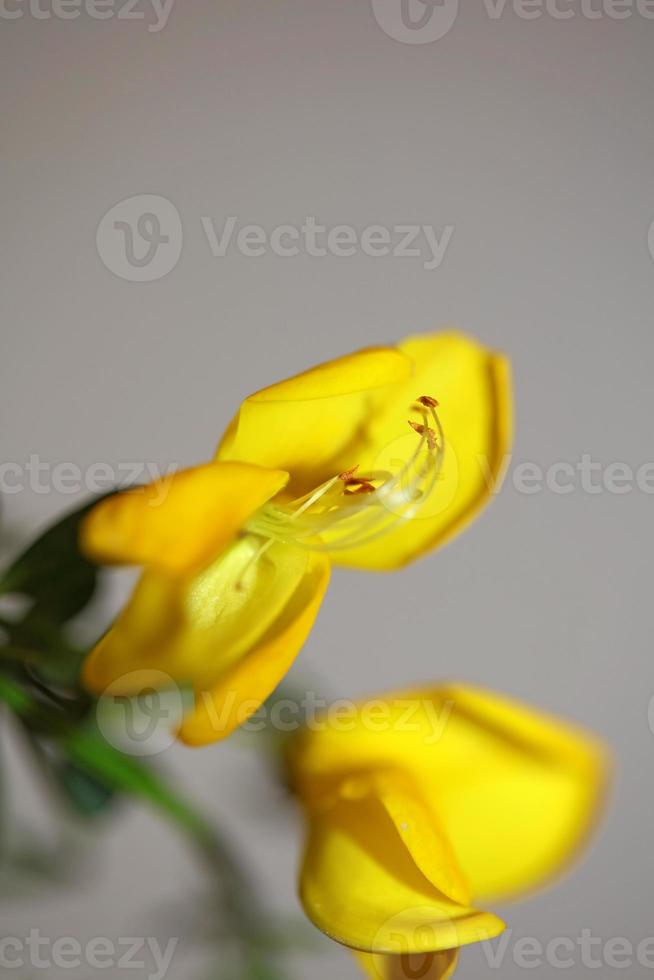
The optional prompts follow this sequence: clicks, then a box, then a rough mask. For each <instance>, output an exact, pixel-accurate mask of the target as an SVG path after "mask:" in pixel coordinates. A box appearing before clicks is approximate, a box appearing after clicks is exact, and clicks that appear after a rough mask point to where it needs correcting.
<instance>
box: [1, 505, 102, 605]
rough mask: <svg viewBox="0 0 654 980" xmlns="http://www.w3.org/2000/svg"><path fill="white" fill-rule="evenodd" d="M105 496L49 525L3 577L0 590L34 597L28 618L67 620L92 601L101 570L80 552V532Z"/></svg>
mask: <svg viewBox="0 0 654 980" xmlns="http://www.w3.org/2000/svg"><path fill="white" fill-rule="evenodd" d="M112 493H113V491H112ZM105 496H111V493H110V494H105ZM102 499H104V498H103V497H96V498H94V499H93V500H92V501H90V502H87V503H86V504H85V505H84V506H83V507H80V508H78V509H77V510H75V511H73V512H72V513H69V514H67V515H66V516H65V517H64V518H63V519H62V520H60V521H58V522H57V523H56V524H54V525H52V526H51V527H50V528H48V530H46V531H45V532H44V533H43V534H42V535H41V537H39V538H37V540H36V541H35V542H34V543H33V544H32V545H30V547H29V548H28V549H27V550H26V551H24V552H23V553H22V555H20V556H19V557H18V558H17V559H16V560H15V561H14V562H13V564H12V565H11V566H10V567H9V568H8V569H7V571H6V572H5V574H4V575H3V576H2V578H1V579H0V591H1V592H4V593H8V592H19V593H22V594H23V595H25V596H28V597H29V598H31V599H32V600H33V606H32V608H31V610H30V612H29V614H28V617H29V618H32V617H34V618H37V619H39V620H41V621H45V622H51V623H57V624H58V623H65V622H67V621H68V620H69V619H72V618H73V616H75V615H77V613H78V612H80V611H81V610H82V609H83V608H84V606H86V604H87V603H88V602H89V601H90V600H91V598H92V596H93V594H94V592H95V589H96V585H97V576H98V571H97V566H96V565H94V564H93V562H91V561H89V559H88V558H86V557H85V556H84V555H83V554H82V553H81V552H80V550H79V545H78V535H79V527H80V523H81V521H82V519H83V518H84V517H85V515H86V514H87V513H88V512H89V510H90V509H91V508H92V507H93V506H95V504H96V503H98V501H99V500H102Z"/></svg>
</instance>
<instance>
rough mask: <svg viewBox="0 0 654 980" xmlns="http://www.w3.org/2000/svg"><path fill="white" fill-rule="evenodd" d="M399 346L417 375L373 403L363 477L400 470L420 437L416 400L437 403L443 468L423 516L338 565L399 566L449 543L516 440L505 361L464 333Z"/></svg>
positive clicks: (484, 498) (342, 557)
mask: <svg viewBox="0 0 654 980" xmlns="http://www.w3.org/2000/svg"><path fill="white" fill-rule="evenodd" d="M399 349H400V350H401V351H402V352H403V353H404V354H406V355H407V357H409V358H411V360H412V361H413V363H414V365H415V372H414V374H413V375H412V376H411V377H410V378H409V379H408V380H406V381H404V382H402V383H398V384H396V385H395V386H394V387H393V388H392V390H391V391H390V392H388V393H386V392H385V393H383V394H380V395H378V396H377V397H375V399H374V402H373V403H372V404H371V405H370V408H369V413H368V417H367V420H366V428H365V433H364V446H365V448H364V449H363V450H362V451H361V452H360V454H359V456H358V457H357V459H355V460H354V462H356V463H360V466H361V472H362V473H363V472H365V471H366V470H375V469H390V470H391V471H393V470H397V468H398V462H399V461H401V460H406V459H408V458H409V457H410V456H411V454H412V453H413V451H414V449H415V445H416V436H415V433H413V432H412V431H411V430H410V428H409V426H408V425H407V419H412V418H413V419H415V418H416V416H415V414H412V413H411V411H410V409H411V406H412V404H414V403H415V400H416V399H417V398H418V397H420V396H422V395H428V396H432V397H434V398H436V399H437V400H438V402H439V408H438V415H439V419H440V421H441V423H442V426H443V430H444V434H445V452H444V457H443V468H442V470H441V474H440V476H439V479H438V482H437V484H436V486H435V488H434V490H433V491H432V493H431V494H430V496H429V497H428V499H427V500H426V501H425V504H424V506H423V507H421V508H420V509H419V510H418V511H417V513H416V514H415V515H414V516H413V517H412V518H411V519H410V520H407V521H405V522H404V523H400V524H399V526H398V527H397V528H396V529H394V530H392V531H390V532H388V533H386V534H384V535H383V536H381V537H380V538H378V539H376V540H374V541H372V542H370V543H368V544H362V545H360V546H359V547H357V548H354V549H351V550H349V551H343V552H334V554H333V555H332V558H333V560H334V562H335V563H337V564H341V565H347V566H352V567H356V568H366V569H373V570H388V569H394V568H398V567H400V566H402V565H405V564H406V563H407V562H410V561H413V560H414V559H415V558H418V557H420V556H421V555H423V554H424V553H425V552H428V551H431V550H433V549H434V548H437V547H439V546H440V545H442V544H445V543H446V542H447V541H448V540H449V539H450V538H452V537H453V536H454V535H456V534H458V533H459V531H461V530H463V528H465V527H466V525H467V524H469V523H470V521H471V520H472V519H473V518H474V517H475V516H476V515H477V514H478V513H479V511H480V510H481V509H482V508H483V507H484V506H485V504H486V503H488V501H489V500H490V498H491V495H492V494H493V493H494V492H497V489H498V487H499V483H500V481H501V476H502V474H503V471H504V468H505V466H506V461H507V454H508V453H509V451H510V444H511V438H512V403H511V380H510V370H509V365H508V362H507V360H506V359H505V358H504V357H503V356H502V355H498V354H495V353H493V352H491V351H489V350H487V349H486V348H485V347H482V346H481V345H480V344H478V343H476V342H475V341H473V340H471V339H470V338H468V337H466V336H465V335H464V334H460V333H441V334H432V335H430V336H421V337H409V338H408V339H407V340H404V341H402V343H401V344H399Z"/></svg>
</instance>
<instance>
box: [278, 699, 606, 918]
mask: <svg viewBox="0 0 654 980" xmlns="http://www.w3.org/2000/svg"><path fill="white" fill-rule="evenodd" d="M380 702H381V703H383V704H385V705H386V708H387V712H388V714H387V718H388V721H387V724H386V725H385V728H384V730H383V731H380V730H379V724H378V723H377V724H376V726H373V725H372V724H371V723H370V721H369V720H366V719H367V716H366V713H365V707H364V705H361V706H360V711H359V714H358V716H357V718H358V724H357V727H356V729H355V730H354V731H352V730H348V732H343V731H337V730H336V729H335V728H334V726H331V727H328V726H325V727H323V728H322V730H319V731H312V732H307V733H305V734H304V735H303V736H302V737H301V738H298V739H296V740H295V741H294V744H293V746H292V749H291V755H290V766H291V772H292V778H293V782H294V785H295V786H296V787H297V791H298V793H299V794H300V796H301V797H303V798H304V799H306V800H308V801H309V804H310V805H311V806H312V807H315V806H316V805H319V803H320V800H321V796H322V794H323V787H324V785H325V783H326V782H327V783H328V782H329V780H330V779H331V780H334V779H335V778H339V779H340V778H342V777H343V773H345V772H352V771H353V772H369V771H370V770H372V769H375V768H379V767H388V766H393V767H394V768H395V769H397V770H400V771H402V772H404V773H405V774H407V775H408V776H410V777H411V779H412V780H413V782H414V784H415V785H416V786H419V787H420V791H421V793H422V796H423V798H424V801H425V803H426V804H427V805H429V806H430V807H431V808H432V809H433V810H434V811H435V812H437V813H438V817H439V822H440V827H441V828H442V830H443V833H444V835H445V837H446V839H447V840H448V841H449V843H450V845H451V848H452V851H453V853H454V855H455V856H456V860H457V863H458V865H459V866H460V868H461V871H462V873H463V877H464V879H465V880H466V881H467V883H468V885H469V887H470V890H471V893H472V895H473V896H474V898H475V901H477V900H480V901H483V902H487V901H489V900H497V899H500V898H508V897H514V896H517V895H520V894H523V893H524V892H526V891H530V890H532V889H533V888H535V887H537V886H539V885H541V884H542V883H543V882H545V881H547V880H548V879H550V878H551V877H552V876H553V875H556V874H558V873H560V872H561V871H562V870H563V869H564V868H565V867H566V866H567V865H568V864H569V863H570V861H571V860H573V859H574V857H575V856H576V855H577V853H578V852H579V850H580V848H581V846H582V845H583V843H584V842H585V840H586V838H587V836H588V834H589V832H590V831H591V830H592V829H593V827H594V824H595V821H596V818H597V816H598V813H599V811H600V807H601V802H602V797H603V794H604V790H605V784H606V774H607V759H606V754H605V751H604V749H603V747H602V746H601V745H600V744H599V743H598V742H597V741H596V740H595V739H594V738H592V737H591V736H589V735H587V734H586V733H585V732H582V731H580V730H579V729H577V728H575V727H573V726H570V725H567V724H564V723H563V722H560V721H558V720H556V719H553V718H551V717H549V716H547V715H544V714H541V713H539V712H536V711H534V710H532V709H530V708H527V707H525V706H523V705H520V704H519V703H517V702H514V701H511V700H509V699H507V698H503V697H500V696H499V695H494V694H491V693H488V692H485V691H481V690H477V689H474V688H469V687H464V686H449V687H443V688H440V689H438V690H430V689H424V690H415V691H410V692H400V693H398V694H395V695H390V696H386V697H384V698H383V699H378V701H375V702H372V703H375V704H378V703H380ZM378 717H379V716H377V718H378Z"/></svg>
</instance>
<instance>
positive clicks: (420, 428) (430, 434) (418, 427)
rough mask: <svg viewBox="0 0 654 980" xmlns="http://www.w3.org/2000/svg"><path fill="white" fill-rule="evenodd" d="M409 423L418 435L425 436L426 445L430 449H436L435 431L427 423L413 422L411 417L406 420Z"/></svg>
mask: <svg viewBox="0 0 654 980" xmlns="http://www.w3.org/2000/svg"><path fill="white" fill-rule="evenodd" d="M408 422H409V425H410V426H411V428H412V429H414V430H415V431H416V432H417V433H418V435H419V436H424V435H426V436H427V445H428V446H429V448H430V449H431V450H434V449H436V433H435V432H434V430H433V429H431V428H430V427H429V426H428V425H423V424H422V422H413V421H412V420H411V419H409V420H408Z"/></svg>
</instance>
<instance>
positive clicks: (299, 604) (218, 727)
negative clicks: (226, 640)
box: [179, 555, 330, 745]
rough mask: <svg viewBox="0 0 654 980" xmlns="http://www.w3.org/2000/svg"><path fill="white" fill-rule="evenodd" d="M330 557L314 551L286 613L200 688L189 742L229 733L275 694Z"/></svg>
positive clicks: (186, 729) (183, 732)
mask: <svg viewBox="0 0 654 980" xmlns="http://www.w3.org/2000/svg"><path fill="white" fill-rule="evenodd" d="M329 573H330V563H329V559H327V558H326V557H325V556H324V555H311V556H310V560H309V564H308V566H307V570H306V572H305V574H304V577H303V578H302V580H301V581H300V584H299V585H298V587H297V589H296V590H295V593H294V594H293V596H292V598H291V599H290V600H289V602H288V603H287V605H286V607H285V609H284V612H283V614H282V615H281V616H280V617H278V619H277V620H275V622H274V623H273V625H272V627H271V628H270V629H269V630H268V631H267V632H266V633H265V635H264V636H262V637H261V638H260V639H259V641H258V642H257V644H256V646H254V647H253V648H252V649H251V650H249V651H248V653H247V654H246V655H245V656H243V657H242V658H241V659H240V660H238V661H237V662H236V663H235V664H234V665H233V666H232V667H231V668H230V669H228V670H227V671H226V673H225V674H224V676H223V677H221V679H220V682H219V683H218V684H216V686H215V687H213V688H211V689H210V690H209V691H206V692H202V697H199V696H198V695H197V694H196V706H195V709H194V711H192V712H191V713H189V714H188V715H187V716H186V717H185V718H184V722H183V724H182V726H181V729H180V732H179V736H180V738H181V739H182V741H183V742H186V744H187V745H204V744H206V743H207V742H214V741H216V740H217V739H223V738H226V737H227V736H228V735H229V734H231V732H232V731H234V729H235V728H237V727H238V726H239V725H242V724H244V722H245V721H247V719H248V718H249V717H250V716H251V715H253V714H254V713H255V712H256V711H257V710H258V709H259V708H260V707H261V705H262V704H263V702H264V701H265V700H266V698H268V697H269V696H270V694H272V692H273V691H274V689H275V688H276V687H277V685H278V684H279V682H280V681H281V680H282V679H283V677H284V676H285V674H286V673H287V671H288V670H289V669H290V667H291V664H292V663H293V661H294V660H295V658H296V656H297V654H298V653H299V651H300V649H301V647H302V646H303V644H304V642H305V640H306V638H307V636H308V635H309V632H310V630H311V627H312V626H313V623H314V620H315V618H316V616H317V615H318V610H319V609H320V605H321V603H322V600H323V598H324V595H325V591H326V589H327V585H328V584H329Z"/></svg>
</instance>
